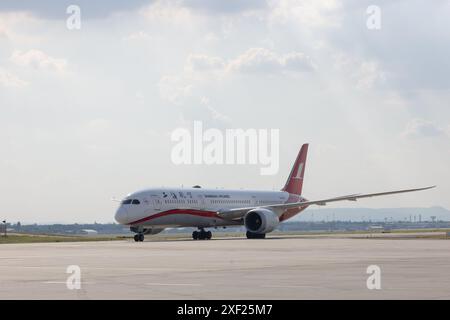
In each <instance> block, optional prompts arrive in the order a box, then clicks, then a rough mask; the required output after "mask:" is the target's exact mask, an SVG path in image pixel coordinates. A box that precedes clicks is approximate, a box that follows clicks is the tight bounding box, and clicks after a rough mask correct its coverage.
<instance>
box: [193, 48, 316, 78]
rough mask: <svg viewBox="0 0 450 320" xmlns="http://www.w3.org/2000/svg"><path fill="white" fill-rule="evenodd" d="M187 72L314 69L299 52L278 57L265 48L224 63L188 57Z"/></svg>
mask: <svg viewBox="0 0 450 320" xmlns="http://www.w3.org/2000/svg"><path fill="white" fill-rule="evenodd" d="M186 69H187V70H189V71H199V72H202V71H222V72H226V73H238V72H239V73H280V72H286V71H289V72H307V71H312V70H314V69H315V66H314V64H313V62H312V61H311V59H310V58H309V57H308V56H306V55H305V54H303V53H301V52H291V53H288V54H283V55H278V54H277V53H275V52H273V51H270V50H268V49H265V48H250V49H248V50H247V51H245V52H244V53H242V54H241V55H239V56H238V57H236V58H235V59H232V60H230V61H229V62H225V60H224V59H222V58H220V57H211V56H208V55H190V56H189V58H188V60H187V68H186Z"/></svg>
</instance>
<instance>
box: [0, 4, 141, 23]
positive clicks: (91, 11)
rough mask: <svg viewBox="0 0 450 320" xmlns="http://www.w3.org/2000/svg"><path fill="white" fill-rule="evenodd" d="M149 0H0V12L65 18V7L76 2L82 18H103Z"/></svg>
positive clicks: (47, 17) (136, 6)
mask: <svg viewBox="0 0 450 320" xmlns="http://www.w3.org/2000/svg"><path fill="white" fill-rule="evenodd" d="M148 1H149V0H128V1H111V0H96V1H90V0H77V1H73V0H58V1H55V0H40V1H34V0H21V1H17V0H2V1H0V12H30V13H31V14H33V15H36V16H39V17H42V18H45V19H65V18H66V17H67V13H66V8H67V7H68V6H70V5H73V4H76V5H78V6H79V7H80V8H81V13H82V17H83V19H84V18H86V19H91V18H105V17H108V16H110V15H111V14H112V13H115V12H119V11H129V10H133V9H136V8H139V7H141V6H143V5H145V4H146V3H148Z"/></svg>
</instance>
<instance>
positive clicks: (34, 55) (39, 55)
mask: <svg viewBox="0 0 450 320" xmlns="http://www.w3.org/2000/svg"><path fill="white" fill-rule="evenodd" d="M11 61H12V62H13V63H15V64H16V65H19V66H22V67H28V66H31V67H33V68H36V69H47V70H53V71H57V72H64V71H65V69H66V66H67V62H66V60H65V59H57V58H53V57H51V56H49V55H47V54H46V53H44V52H42V51H40V50H36V49H31V50H28V51H26V52H23V51H19V50H16V51H14V52H13V54H12V56H11Z"/></svg>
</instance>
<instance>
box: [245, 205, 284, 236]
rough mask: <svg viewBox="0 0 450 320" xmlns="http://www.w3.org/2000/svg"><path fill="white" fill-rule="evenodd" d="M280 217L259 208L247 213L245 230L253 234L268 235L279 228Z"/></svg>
mask: <svg viewBox="0 0 450 320" xmlns="http://www.w3.org/2000/svg"><path fill="white" fill-rule="evenodd" d="M279 223H280V220H279V219H278V216H277V215H276V214H275V213H274V212H273V211H271V210H269V209H264V208H259V209H253V210H250V211H249V212H247V214H246V215H245V217H244V224H245V228H247V230H248V231H250V232H253V233H259V234H262V233H268V232H271V231H273V230H275V228H276V227H277V226H278V224H279Z"/></svg>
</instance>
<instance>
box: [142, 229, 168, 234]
mask: <svg viewBox="0 0 450 320" xmlns="http://www.w3.org/2000/svg"><path fill="white" fill-rule="evenodd" d="M163 231H164V228H158V229H157V228H149V229H144V234H158V233H160V232H163Z"/></svg>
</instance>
